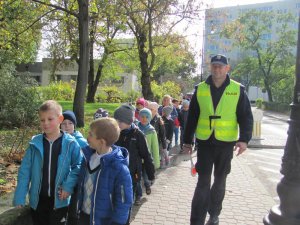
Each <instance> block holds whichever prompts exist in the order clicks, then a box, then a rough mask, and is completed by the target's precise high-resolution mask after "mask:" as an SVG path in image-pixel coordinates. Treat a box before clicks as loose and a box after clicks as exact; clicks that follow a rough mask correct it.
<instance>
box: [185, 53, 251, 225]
mask: <svg viewBox="0 0 300 225" xmlns="http://www.w3.org/2000/svg"><path fill="white" fill-rule="evenodd" d="M229 69H230V66H229V65H228V59H227V57H226V56H224V55H220V54H218V55H215V56H213V57H212V58H211V75H210V76H209V77H208V78H207V79H206V81H204V82H201V83H200V84H198V85H197V86H196V87H195V92H194V95H193V97H192V99H191V103H190V108H189V113H188V119H187V124H186V129H185V132H184V145H183V150H184V152H186V153H187V152H189V153H191V149H192V146H191V143H192V140H193V136H194V134H196V141H197V145H196V146H197V163H196V170H197V172H198V175H199V176H198V183H197V186H196V189H195V193H194V197H193V200H192V210H191V218H190V221H191V225H204V222H205V217H206V214H207V212H208V213H209V215H210V218H209V220H208V222H207V223H206V225H218V224H219V215H220V213H221V209H222V202H223V199H224V196H225V187H226V177H227V175H228V174H229V173H230V169H231V160H232V157H233V151H234V150H236V151H237V155H240V154H242V153H243V152H244V151H245V150H246V148H247V144H248V142H249V141H250V139H251V136H252V127H253V116H252V112H251V106H250V102H249V99H248V97H247V95H246V92H245V87H244V86H242V85H241V84H240V83H238V82H235V81H234V80H231V79H230V78H229V75H228V72H229ZM213 168H214V181H213V185H212V186H211V174H212V170H213Z"/></svg>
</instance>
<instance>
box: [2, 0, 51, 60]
mask: <svg viewBox="0 0 300 225" xmlns="http://www.w3.org/2000/svg"><path fill="white" fill-rule="evenodd" d="M25 2H26V4H25V3H24V0H6V1H0V11H1V14H0V65H3V64H4V63H21V62H24V63H27V62H33V61H34V60H35V58H36V55H37V51H38V48H39V45H40V42H41V27H42V22H41V21H40V20H39V18H41V17H42V16H44V15H46V14H48V13H50V11H47V10H46V7H44V6H40V5H38V4H29V3H28V2H27V1H25ZM37 18H38V19H37Z"/></svg>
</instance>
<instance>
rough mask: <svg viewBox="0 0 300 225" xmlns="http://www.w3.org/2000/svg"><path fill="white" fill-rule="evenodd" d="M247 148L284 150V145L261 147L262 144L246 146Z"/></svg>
mask: <svg viewBox="0 0 300 225" xmlns="http://www.w3.org/2000/svg"><path fill="white" fill-rule="evenodd" d="M247 148H267V149H284V148H285V145H262V144H248V147H247Z"/></svg>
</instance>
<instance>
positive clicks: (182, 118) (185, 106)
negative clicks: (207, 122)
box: [178, 100, 190, 150]
mask: <svg viewBox="0 0 300 225" xmlns="http://www.w3.org/2000/svg"><path fill="white" fill-rule="evenodd" d="M189 106H190V102H189V101H188V100H183V102H182V107H181V110H180V112H179V114H178V119H179V122H180V149H181V150H182V146H183V134H184V129H185V125H186V122H187V116H188V111H189Z"/></svg>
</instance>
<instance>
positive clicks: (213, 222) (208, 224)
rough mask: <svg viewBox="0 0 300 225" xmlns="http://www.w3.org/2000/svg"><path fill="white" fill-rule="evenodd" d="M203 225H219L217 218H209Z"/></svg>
mask: <svg viewBox="0 0 300 225" xmlns="http://www.w3.org/2000/svg"><path fill="white" fill-rule="evenodd" d="M205 225H219V217H218V216H211V217H209V220H208V221H207V222H206V224H205Z"/></svg>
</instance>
